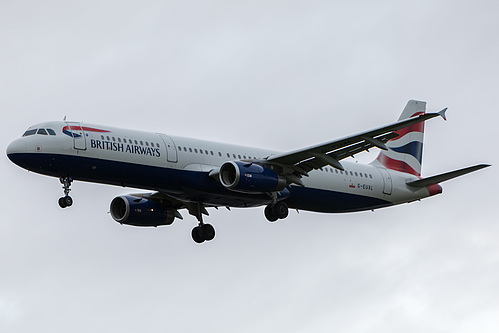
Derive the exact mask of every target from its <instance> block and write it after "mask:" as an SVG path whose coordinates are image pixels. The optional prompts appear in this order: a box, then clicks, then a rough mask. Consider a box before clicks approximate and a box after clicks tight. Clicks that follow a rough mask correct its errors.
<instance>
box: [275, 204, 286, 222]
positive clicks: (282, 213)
mask: <svg viewBox="0 0 499 333" xmlns="http://www.w3.org/2000/svg"><path fill="white" fill-rule="evenodd" d="M274 212H275V214H276V215H277V217H278V218H279V219H285V218H286V217H288V214H289V209H288V205H286V204H285V203H284V202H282V201H281V202H278V203H276V204H275V205H274Z"/></svg>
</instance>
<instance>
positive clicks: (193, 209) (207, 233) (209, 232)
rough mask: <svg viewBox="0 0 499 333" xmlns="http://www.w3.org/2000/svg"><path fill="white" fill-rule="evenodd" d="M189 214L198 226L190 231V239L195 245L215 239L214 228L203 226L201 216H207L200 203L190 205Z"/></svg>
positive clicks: (207, 225) (209, 225)
mask: <svg viewBox="0 0 499 333" xmlns="http://www.w3.org/2000/svg"><path fill="white" fill-rule="evenodd" d="M189 213H190V214H191V215H194V216H195V217H196V218H197V219H198V221H199V225H198V226H197V227H195V228H194V229H192V233H191V235H192V239H193V240H194V241H195V242H196V243H203V242H204V241H211V240H212V239H213V238H215V228H213V226H212V225H211V224H205V223H204V222H203V214H204V215H208V212H207V211H206V208H205V207H204V206H203V204H201V203H196V204H192V205H191V206H190V207H189Z"/></svg>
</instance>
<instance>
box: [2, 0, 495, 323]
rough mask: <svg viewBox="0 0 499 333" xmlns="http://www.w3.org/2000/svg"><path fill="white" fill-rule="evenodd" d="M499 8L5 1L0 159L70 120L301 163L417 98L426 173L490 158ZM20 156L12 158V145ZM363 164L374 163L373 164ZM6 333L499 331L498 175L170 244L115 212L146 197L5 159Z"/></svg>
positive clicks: (184, 236) (257, 215) (214, 216)
mask: <svg viewBox="0 0 499 333" xmlns="http://www.w3.org/2000/svg"><path fill="white" fill-rule="evenodd" d="M497 10H498V7H497V4H496V3H495V2H493V1H473V2H468V3H466V2H455V1H418V2H417V3H416V2H404V1H381V2H377V3H373V2H372V1H354V2H350V3H348V4H343V3H341V2H331V1H308V2H306V3H305V2H302V1H252V2H248V3H235V2H233V1H210V2H203V1H190V2H185V1H184V2H180V1H179V2H171V1H140V2H138V1H137V2H131V1H85V2H79V3H76V4H75V3H73V2H67V1H44V2H39V1H10V0H4V1H2V2H0V45H2V47H1V51H0V109H1V110H2V115H3V117H4V119H6V121H5V122H4V123H5V124H6V125H7V126H3V130H2V132H1V133H0V142H1V143H2V147H4V148H5V147H6V145H7V144H8V143H9V142H10V141H12V140H13V139H15V138H17V137H18V136H20V135H21V134H22V133H23V131H24V130H25V129H26V128H27V127H28V126H30V125H32V124H34V123H37V122H42V121H46V120H58V119H62V118H63V117H64V116H67V117H68V118H69V119H72V120H84V121H88V122H94V123H102V124H108V125H113V126H121V127H127V128H136V129H142V130H148V131H159V132H165V133H170V134H174V135H182V136H192V137H198V138H205V139H209V140H216V141H225V142H234V143H240V144H243V145H250V146H257V147H268V148H272V149H277V150H292V149H296V148H300V147H303V146H308V145H312V144H316V143H320V142H323V141H326V140H330V139H334V138H338V137H341V136H344V135H348V134H352V133H355V132H358V131H361V130H365V129H369V128H372V127H376V126H380V125H382V124H385V123H387V122H391V121H394V120H396V119H397V118H398V116H399V114H400V112H401V110H402V108H403V107H404V105H405V103H406V102H407V100H408V99H411V98H416V99H422V100H426V101H427V102H428V109H429V110H431V111H435V110H439V109H441V108H443V107H449V111H448V121H447V122H444V121H442V120H441V119H435V120H431V121H429V122H428V123H427V126H426V137H425V148H424V165H423V174H424V175H425V176H429V175H432V174H436V173H439V172H444V171H448V170H453V169H457V168H460V167H465V166H468V165H472V164H476V163H482V162H486V163H491V164H494V165H499V163H498V162H499V158H498V157H497V154H496V153H495V151H496V150H497V149H496V144H495V143H496V142H497V141H498V139H499V137H498V134H497V131H496V127H497V123H496V122H497V120H498V116H497V111H496V109H497V88H498V86H499V84H498V83H499V82H498V78H499V68H498V65H497V59H499V44H498V43H497V33H498V31H499V23H498V21H497V18H496V13H497ZM4 148H3V149H4ZM371 158H372V155H362V156H359V157H358V160H359V161H369V160H370V159H371ZM0 167H1V170H2V174H3V176H2V178H1V187H2V189H3V190H2V193H1V199H2V200H1V202H2V204H1V208H2V209H1V210H0V253H2V255H1V256H0V331H2V332H33V331H35V330H36V331H42V332H45V331H50V332H67V331H71V332H88V331H90V330H92V331H99V332H100V331H106V330H108V331H117V330H119V331H121V332H137V331H139V330H140V331H146V332H165V331H181V332H192V331H195V330H196V331H198V330H200V329H203V330H206V331H209V332H215V331H216V332H284V331H286V332H331V331H333V330H334V331H336V332H387V331H402V330H403V331H405V332H421V331H427V332H449V331H451V332H477V331H480V332H496V331H497V330H498V329H499V317H498V316H497V313H499V286H498V284H497V281H498V279H499V245H498V244H499V243H498V241H497V240H498V239H499V226H498V224H497V217H496V215H497V210H496V209H495V207H494V205H495V204H496V203H497V194H496V193H497V187H498V186H499V181H498V176H497V171H496V170H495V169H496V166H493V167H492V168H488V169H486V170H483V171H480V172H477V173H475V174H471V175H468V176H465V177H462V178H459V179H456V180H453V181H450V182H448V183H444V186H443V187H444V193H443V194H442V195H440V196H437V197H433V198H431V199H427V200H424V201H422V202H418V203H412V204H408V205H403V206H398V207H393V208H390V209H384V210H379V211H376V212H374V213H372V212H366V213H357V214H346V215H325V214H313V213H307V212H300V214H296V212H290V216H289V218H288V219H286V220H285V221H281V222H278V223H276V224H270V223H268V222H266V220H265V218H264V216H263V209H247V210H240V209H235V210H233V211H232V212H228V211H225V210H219V211H215V210H213V211H210V213H211V215H210V217H209V218H208V221H209V222H210V223H212V224H213V225H214V226H215V227H216V229H217V237H216V239H215V240H214V241H213V242H210V243H206V244H202V245H198V244H195V243H194V242H192V240H191V238H190V230H191V229H192V227H193V226H194V225H195V224H196V221H195V219H194V218H192V217H190V216H187V214H184V215H185V217H186V218H185V220H184V221H177V222H175V223H174V224H173V225H172V226H169V227H163V228H157V229H140V228H134V227H127V226H120V225H119V224H117V223H115V222H114V221H113V220H112V219H111V217H110V216H108V214H107V211H108V207H109V203H110V201H111V200H112V199H113V198H114V197H115V196H117V195H120V194H126V193H130V192H133V191H134V190H133V189H126V188H117V187H109V186H103V185H96V184H86V183H75V184H74V185H73V187H72V189H73V191H72V196H73V198H74V199H75V205H74V206H73V207H71V208H70V209H66V210H61V209H60V208H59V207H58V205H57V199H58V198H59V197H60V196H61V195H62V189H61V188H60V184H59V182H58V180H57V179H53V178H48V177H44V176H40V175H36V174H33V173H27V172H26V171H24V170H22V169H20V168H18V167H16V166H15V165H13V164H12V163H10V161H8V159H7V158H6V157H4V158H3V159H0Z"/></svg>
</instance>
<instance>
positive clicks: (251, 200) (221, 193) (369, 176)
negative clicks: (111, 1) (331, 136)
mask: <svg viewBox="0 0 499 333" xmlns="http://www.w3.org/2000/svg"><path fill="white" fill-rule="evenodd" d="M446 110H447V108H445V109H443V110H441V111H439V112H436V113H426V102H423V101H417V100H410V101H409V102H408V103H407V105H406V106H405V108H404V109H403V111H402V114H401V115H400V117H399V119H398V121H396V122H394V123H392V124H388V125H385V126H381V127H378V128H375V129H371V130H368V131H364V132H360V133H357V134H354V135H351V136H347V137H344V138H341V139H337V140H332V141H328V142H325V143H321V144H317V145H313V146H309V147H306V148H302V149H297V150H294V151H290V152H276V151H269V150H266V149H258V148H250V147H243V146H238V145H234V144H223V143H216V142H210V141H204V140H199V139H193V138H185V137H179V136H172V135H166V134H162V133H148V132H142V131H136V130H128V129H121V128H114V127H109V126H102V125H94V124H86V123H82V122H72V121H66V120H64V121H52V122H46V123H42V124H37V125H34V126H31V127H29V128H28V130H27V131H26V132H25V133H24V134H23V136H22V137H21V138H18V139H16V140H14V141H13V142H12V143H10V144H9V146H8V147H7V156H8V158H9V159H10V160H11V161H12V162H13V163H15V164H17V165H18V166H20V167H22V168H24V169H27V170H28V171H32V172H35V173H39V174H43V175H48V176H52V177H57V178H59V179H60V182H61V184H62V187H63V191H64V196H63V197H61V198H60V199H59V206H60V207H61V208H66V207H69V206H71V205H72V204H73V199H72V198H71V197H70V196H69V192H70V191H71V183H72V182H73V181H75V180H76V181H84V182H92V183H101V184H109V185H116V186H123V187H132V188H137V189H142V190H148V191H152V192H150V193H139V194H129V195H121V196H118V197H116V198H114V199H113V200H112V201H111V204H110V214H111V216H112V218H113V219H114V220H115V221H116V222H118V223H120V224H126V225H132V226H140V227H158V226H163V225H170V224H172V223H173V222H174V220H175V219H183V216H182V215H181V213H180V211H181V210H184V209H185V210H187V211H188V213H189V214H190V215H193V216H194V217H195V218H196V219H197V222H198V225H197V226H195V227H194V228H193V229H192V232H191V236H192V239H193V240H194V241H195V242H196V243H203V242H205V241H211V240H212V239H213V238H214V237H215V229H214V227H213V226H212V225H211V224H208V223H205V222H204V219H203V216H207V215H209V213H208V210H207V209H208V208H217V209H218V208H219V207H226V208H227V209H229V210H230V208H231V207H259V206H260V207H261V206H265V208H264V215H265V217H266V218H267V220H268V221H270V222H275V221H277V220H280V219H285V218H286V217H287V216H288V213H289V210H290V209H295V210H297V211H300V210H302V211H312V212H320V213H345V212H357V211H366V210H375V209H379V208H383V207H389V206H394V205H398V204H402V203H408V202H413V201H418V200H420V199H423V198H426V197H430V196H434V195H436V194H440V193H442V187H441V185H440V184H439V183H441V182H443V181H446V180H449V179H452V178H455V177H459V176H462V175H465V174H467V173H470V172H473V171H477V170H480V169H482V168H485V167H488V166H490V165H488V164H478V165H474V166H471V167H467V168H463V169H459V170H455V171H451V172H446V173H443V174H439V175H436V176H432V177H427V178H423V177H422V176H421V166H422V151H423V135H424V122H425V121H427V120H429V119H432V118H435V117H439V116H440V117H442V118H443V119H444V120H446V115H445V112H446ZM371 148H375V149H379V153H378V155H377V158H376V159H375V160H374V161H372V162H371V163H368V164H363V163H353V162H348V161H346V159H347V158H348V157H354V156H355V155H356V154H358V153H360V152H364V151H369V149H371Z"/></svg>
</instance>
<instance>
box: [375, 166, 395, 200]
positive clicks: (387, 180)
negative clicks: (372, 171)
mask: <svg viewBox="0 0 499 333" xmlns="http://www.w3.org/2000/svg"><path fill="white" fill-rule="evenodd" d="M378 170H379V172H380V173H381V176H383V193H384V194H392V176H390V174H389V173H388V170H386V169H385V168H378Z"/></svg>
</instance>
